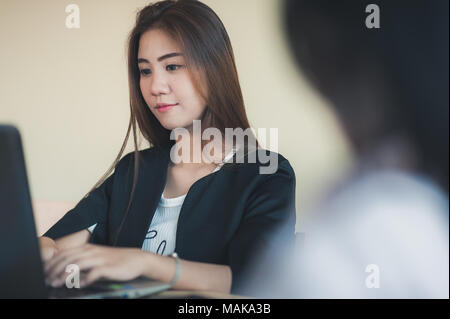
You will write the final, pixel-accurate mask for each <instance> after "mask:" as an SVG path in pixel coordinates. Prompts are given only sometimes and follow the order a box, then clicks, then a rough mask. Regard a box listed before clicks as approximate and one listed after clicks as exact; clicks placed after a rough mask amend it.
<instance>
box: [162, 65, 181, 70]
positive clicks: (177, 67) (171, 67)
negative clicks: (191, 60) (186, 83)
mask: <svg viewBox="0 0 450 319" xmlns="http://www.w3.org/2000/svg"><path fill="white" fill-rule="evenodd" d="M181 67H182V66H181V65H177V64H170V65H168V66H167V67H166V70H167V71H175V70H177V69H179V68H181Z"/></svg>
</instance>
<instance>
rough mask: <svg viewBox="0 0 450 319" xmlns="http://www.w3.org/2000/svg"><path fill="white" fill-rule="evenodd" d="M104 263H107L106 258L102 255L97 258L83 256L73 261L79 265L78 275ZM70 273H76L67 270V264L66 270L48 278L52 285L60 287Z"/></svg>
mask: <svg viewBox="0 0 450 319" xmlns="http://www.w3.org/2000/svg"><path fill="white" fill-rule="evenodd" d="M104 263H105V260H104V258H101V257H97V258H92V257H87V258H82V259H80V260H74V261H72V262H71V264H74V265H76V266H77V269H76V271H78V274H77V275H78V277H79V276H81V272H83V271H86V270H90V269H92V268H95V267H101V266H103V265H104ZM69 275H72V276H73V275H74V274H73V270H72V271H67V266H66V270H65V271H64V272H61V273H60V274H57V275H56V276H55V277H52V278H51V279H48V282H49V283H50V284H51V285H52V286H54V287H58V286H60V285H62V284H64V282H66V279H67V277H68V276H69ZM82 278H84V277H82Z"/></svg>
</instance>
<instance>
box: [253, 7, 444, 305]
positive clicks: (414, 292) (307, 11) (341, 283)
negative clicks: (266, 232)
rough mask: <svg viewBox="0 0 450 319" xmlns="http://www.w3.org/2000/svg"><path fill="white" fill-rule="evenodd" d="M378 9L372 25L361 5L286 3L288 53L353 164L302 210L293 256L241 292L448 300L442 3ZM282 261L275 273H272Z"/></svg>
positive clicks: (264, 260)
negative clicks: (322, 101)
mask: <svg viewBox="0 0 450 319" xmlns="http://www.w3.org/2000/svg"><path fill="white" fill-rule="evenodd" d="M373 4H376V5H377V6H378V9H379V11H378V13H379V15H378V18H379V28H368V26H367V25H366V20H368V22H369V23H368V25H369V26H371V25H372V26H373V23H376V22H377V21H376V19H377V17H376V16H374V15H372V16H371V14H373V13H374V12H375V11H371V10H369V9H370V8H369V9H368V12H366V7H367V5H368V3H366V2H364V1H357V0H355V1H347V0H346V1H334V0H329V1H323V0H314V1H312V0H311V1H308V0H287V1H285V3H284V17H285V27H286V33H287V37H288V40H289V44H290V48H291V49H292V51H293V55H294V57H295V59H296V61H297V62H298V64H299V65H300V68H301V70H302V72H303V73H304V74H305V75H306V76H307V78H308V79H309V80H310V82H311V84H312V85H313V86H314V87H315V88H316V89H318V91H319V92H320V93H321V94H322V95H323V96H324V97H325V98H327V99H328V100H329V102H330V104H331V106H332V107H333V109H334V111H335V113H336V115H337V117H338V119H339V120H340V122H341V125H342V127H343V129H344V132H345V133H346V135H347V137H348V139H349V141H350V144H351V145H352V147H353V150H354V155H355V165H354V166H353V168H352V169H351V171H350V173H349V174H348V175H347V176H346V177H345V179H342V180H341V181H340V182H339V183H338V185H330V187H329V192H327V195H326V196H325V197H324V198H323V199H322V200H321V202H320V204H319V205H317V207H316V209H314V211H313V213H312V214H307V215H308V216H312V218H309V219H308V220H307V221H305V225H306V226H305V228H304V230H305V241H304V243H303V245H302V246H301V247H300V249H298V250H297V251H296V253H295V254H291V255H289V256H284V257H280V256H279V255H277V253H276V252H273V251H267V254H266V255H265V256H262V257H261V258H260V259H258V261H257V262H256V264H257V265H258V267H256V269H255V271H254V278H253V280H251V281H248V283H247V286H246V288H245V293H247V294H251V295H254V296H258V297H269V298H271V297H287V298H448V297H449V242H448V239H449V232H448V229H449V227H448V222H449V221H448V145H449V144H448V137H449V135H448V134H449V131H448V119H449V116H448V106H449V104H448V70H449V68H448V57H449V52H448V39H449V38H448V12H449V10H448V1H374V2H373ZM374 19H375V20H374ZM279 258H281V259H282V262H278V264H282V265H283V267H284V271H279V273H282V274H283V275H282V276H277V275H274V273H275V272H272V273H271V272H270V268H271V265H272V260H273V259H279ZM267 274H270V275H267ZM262 275H265V276H266V279H267V280H264V279H263V278H261V276H262Z"/></svg>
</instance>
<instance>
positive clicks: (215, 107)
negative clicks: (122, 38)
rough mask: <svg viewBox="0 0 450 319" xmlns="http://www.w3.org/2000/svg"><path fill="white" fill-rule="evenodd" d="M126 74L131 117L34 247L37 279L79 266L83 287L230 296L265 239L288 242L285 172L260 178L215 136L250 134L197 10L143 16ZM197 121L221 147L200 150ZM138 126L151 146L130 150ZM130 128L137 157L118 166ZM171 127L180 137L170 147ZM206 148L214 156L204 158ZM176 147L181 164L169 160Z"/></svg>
mask: <svg viewBox="0 0 450 319" xmlns="http://www.w3.org/2000/svg"><path fill="white" fill-rule="evenodd" d="M128 70H129V87H130V108H131V118H130V125H129V127H128V132H127V135H126V138H125V141H124V143H123V145H122V149H121V151H120V152H119V155H118V156H117V158H116V160H115V162H114V164H113V165H112V166H111V168H110V169H109V170H108V172H107V173H106V174H105V176H104V177H103V178H102V179H101V180H100V181H99V182H98V183H97V185H95V186H94V188H93V190H91V191H90V192H89V193H88V195H87V196H85V197H84V198H83V199H82V200H81V201H80V202H79V203H78V205H77V206H76V207H75V208H74V209H73V210H71V211H69V212H68V213H67V214H66V215H65V216H64V217H63V218H62V219H61V220H60V221H58V222H57V223H56V224H55V225H54V226H53V227H52V228H51V229H50V230H49V231H47V233H45V234H44V236H43V237H42V238H41V239H40V240H41V247H42V252H43V258H44V260H45V270H46V274H47V280H48V281H49V282H50V283H51V284H52V285H54V286H60V285H62V284H63V283H64V282H65V280H64V278H65V267H66V266H67V265H69V264H77V265H78V266H79V268H80V270H81V271H85V272H86V277H85V279H84V281H83V282H81V285H82V286H83V285H88V284H90V283H92V282H93V281H95V280H98V279H100V278H103V279H111V280H131V279H134V278H136V277H139V276H146V277H149V278H152V279H156V280H161V281H166V282H172V283H173V288H174V289H186V290H211V291H220V292H230V291H233V292H235V291H237V290H236V288H237V287H238V286H239V284H240V283H241V282H243V281H244V280H245V274H246V272H247V271H250V270H249V269H250V267H249V265H250V264H251V261H252V260H253V259H254V257H255V256H256V255H257V254H258V252H259V251H261V249H266V248H268V247H269V246H270V245H274V244H276V243H275V242H274V241H272V238H271V236H272V234H274V232H275V229H277V228H278V227H279V226H281V225H283V224H285V223H289V225H290V227H289V230H287V231H286V237H287V238H286V241H285V242H283V246H284V245H287V244H288V242H289V241H291V240H293V239H294V226H295V174H294V171H293V170H292V167H291V166H290V164H289V162H288V161H287V160H286V159H285V158H284V157H283V156H281V155H279V154H275V155H276V158H277V163H278V167H277V170H276V171H275V172H274V173H272V174H261V173H260V168H261V166H262V164H261V162H262V161H260V160H259V158H260V157H259V156H258V160H256V161H255V162H252V161H250V160H249V159H251V158H252V156H250V155H254V154H255V153H257V154H261V152H260V149H259V150H258V151H255V150H254V149H251V147H249V145H248V144H249V143H248V142H247V143H244V144H239V143H234V141H232V142H231V143H230V141H228V142H227V141H226V139H224V138H223V137H224V136H225V135H226V129H227V128H232V129H242V130H246V129H248V128H249V127H250V126H249V123H248V120H247V117H246V113H245V109H244V102H243V98H242V93H241V89H240V86H239V80H238V75H237V70H236V66H235V62H234V56H233V51H232V47H231V44H230V41H229V38H228V35H227V33H226V31H225V28H224V26H223V24H222V22H221V21H220V19H219V18H218V17H217V15H216V14H215V13H214V12H213V11H212V10H211V9H210V8H209V7H208V6H206V5H205V4H203V3H201V2H199V1H192V0H180V1H162V2H158V3H155V4H151V5H149V6H147V7H145V8H144V9H142V10H141V11H140V12H139V13H138V15H137V20H136V26H135V27H134V28H133V30H132V31H131V34H130V37H129V50H128ZM197 120H198V121H201V133H204V132H205V130H206V129H211V128H212V129H215V130H216V131H218V132H220V133H221V136H222V138H221V139H218V138H215V139H211V138H210V139H209V140H207V141H204V140H201V139H200V137H204V135H203V134H199V133H198V132H196V130H195V125H194V124H195V122H194V121H197ZM136 124H137V125H136ZM136 127H138V128H139V130H140V132H141V133H142V135H143V136H144V138H145V139H146V140H147V141H148V142H149V143H150V145H151V148H149V149H146V150H143V151H138V147H137V142H136ZM131 128H132V129H133V137H134V145H135V151H134V152H132V153H130V154H128V155H126V156H125V157H124V158H122V159H121V160H119V159H120V157H121V155H122V153H123V150H124V147H125V145H126V142H127V140H128V137H129V134H130V131H131ZM177 129H184V130H182V132H187V134H184V136H183V134H181V135H180V136H178V137H177V138H175V141H173V136H172V138H171V133H174V132H175V131H176V130H177ZM186 135H187V137H188V138H187V139H186V138H185V137H186ZM215 137H217V136H215ZM250 140H254V141H256V139H252V137H250V138H249V141H250ZM199 141H200V146H201V147H200V148H198V147H197V148H196V147H195V144H196V143H199ZM206 142H210V143H212V145H214V146H217V147H215V148H214V150H219V151H217V152H216V151H215V152H213V153H214V155H212V154H211V152H207V154H210V155H211V156H210V157H208V156H206V157H205V156H203V155H204V154H205V152H204V151H205V148H206V147H207V145H206ZM208 144H209V143H208ZM209 146H211V145H209ZM174 147H178V149H175V150H176V151H174ZM186 148H188V149H190V150H191V152H190V153H188V156H187V158H188V159H190V161H189V160H188V161H182V162H180V161H174V157H176V156H174V155H177V154H179V152H178V150H180V149H181V151H182V153H184V154H183V155H185V153H186V152H185V150H186ZM264 153H266V151H264ZM238 154H243V157H242V159H243V160H242V161H239V163H236V159H237V157H238V156H237V155H238ZM270 155H274V153H270ZM195 158H197V159H199V158H200V161H194V160H193V159H195ZM211 158H213V159H214V160H211ZM113 170H114V172H113V174H112V175H110V173H111V172H112V171H113ZM109 175H110V176H109ZM107 176H109V177H107ZM93 225H95V228H94V226H93ZM91 226H92V227H91ZM88 228H89V229H88ZM286 247H287V246H286ZM280 248H282V247H280ZM174 252H176V253H177V254H178V256H179V257H177V256H175V258H172V256H171V254H172V253H174ZM177 262H179V264H178V266H179V268H178V270H180V271H179V276H178V275H177V276H176V278H178V280H176V282H174V281H172V280H173V279H174V277H175V274H176V269H177V267H176V265H177Z"/></svg>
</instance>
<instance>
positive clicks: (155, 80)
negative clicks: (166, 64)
mask: <svg viewBox="0 0 450 319" xmlns="http://www.w3.org/2000/svg"><path fill="white" fill-rule="evenodd" d="M150 91H151V93H152V95H153V96H159V95H161V94H169V93H170V86H169V83H168V81H167V78H166V77H165V76H164V74H163V73H162V72H154V73H153V74H152V77H151V83H150Z"/></svg>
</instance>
